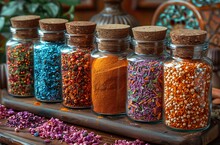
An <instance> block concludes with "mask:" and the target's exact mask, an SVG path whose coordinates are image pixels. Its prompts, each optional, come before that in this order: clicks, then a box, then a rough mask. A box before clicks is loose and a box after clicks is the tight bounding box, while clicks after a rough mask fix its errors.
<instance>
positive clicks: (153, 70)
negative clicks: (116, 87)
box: [127, 58, 163, 122]
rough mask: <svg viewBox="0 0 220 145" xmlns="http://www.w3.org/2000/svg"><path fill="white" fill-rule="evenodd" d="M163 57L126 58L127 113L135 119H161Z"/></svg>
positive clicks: (146, 120) (150, 120) (147, 120)
mask: <svg viewBox="0 0 220 145" xmlns="http://www.w3.org/2000/svg"><path fill="white" fill-rule="evenodd" d="M162 100H163V58H157V59H146V58H145V60H143V58H140V60H139V59H137V60H134V59H132V58H131V59H129V58H128V99H127V115H128V117H129V118H131V119H133V120H135V121H142V122H153V121H159V120H161V119H162Z"/></svg>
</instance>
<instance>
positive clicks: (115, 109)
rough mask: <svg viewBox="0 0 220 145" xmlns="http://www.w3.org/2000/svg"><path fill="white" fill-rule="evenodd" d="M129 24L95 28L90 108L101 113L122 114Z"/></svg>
mask: <svg viewBox="0 0 220 145" xmlns="http://www.w3.org/2000/svg"><path fill="white" fill-rule="evenodd" d="M129 28H130V27H129V26H128V25H122V24H108V25H102V26H99V27H97V37H96V42H97V49H95V50H94V51H93V52H92V54H91V58H92V64H91V66H92V73H91V74H92V109H93V111H94V112H95V113H97V114H100V115H120V114H125V112H126V111H125V103H126V93H127V87H126V82H127V78H126V75H127V60H126V57H127V54H128V48H129V43H130V37H129Z"/></svg>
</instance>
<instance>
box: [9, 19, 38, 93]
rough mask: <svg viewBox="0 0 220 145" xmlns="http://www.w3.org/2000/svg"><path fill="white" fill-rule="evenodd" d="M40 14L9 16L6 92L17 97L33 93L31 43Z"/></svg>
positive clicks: (35, 34) (35, 37)
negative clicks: (10, 25) (9, 32)
mask: <svg viewBox="0 0 220 145" xmlns="http://www.w3.org/2000/svg"><path fill="white" fill-rule="evenodd" d="M39 19H40V16H36V15H27V16H17V17H13V18H11V24H12V27H11V32H12V38H11V39H10V40H9V41H8V42H7V43H6V51H7V52H6V56H7V59H6V63H7V81H8V93H9V94H11V95H13V96H17V97H27V96H33V95H34V76H33V44H34V42H35V41H36V40H37V38H38V31H37V29H38V21H39Z"/></svg>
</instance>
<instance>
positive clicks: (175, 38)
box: [164, 29, 212, 131]
mask: <svg viewBox="0 0 220 145" xmlns="http://www.w3.org/2000/svg"><path fill="white" fill-rule="evenodd" d="M170 36H171V40H172V43H170V48H171V55H172V58H171V59H169V60H167V61H165V63H164V123H165V125H167V126H168V127H170V128H172V129H176V130H181V131H194V130H202V129H206V128H208V127H209V124H210V114H211V78H212V62H211V60H210V59H209V58H208V57H206V56H205V54H206V52H207V49H208V44H207V43H206V42H205V38H206V31H202V30H188V29H179V30H175V31H172V32H171V34H170Z"/></svg>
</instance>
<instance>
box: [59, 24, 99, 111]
mask: <svg viewBox="0 0 220 145" xmlns="http://www.w3.org/2000/svg"><path fill="white" fill-rule="evenodd" d="M95 28H96V24H95V23H93V22H88V21H74V22H69V23H67V24H66V29H67V34H66V40H67V42H66V43H67V45H66V46H65V47H64V48H62V50H61V71H62V96H63V105H64V106H66V107H69V108H90V107H91V102H92V101H91V68H90V54H91V52H92V50H93V49H94V31H95Z"/></svg>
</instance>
